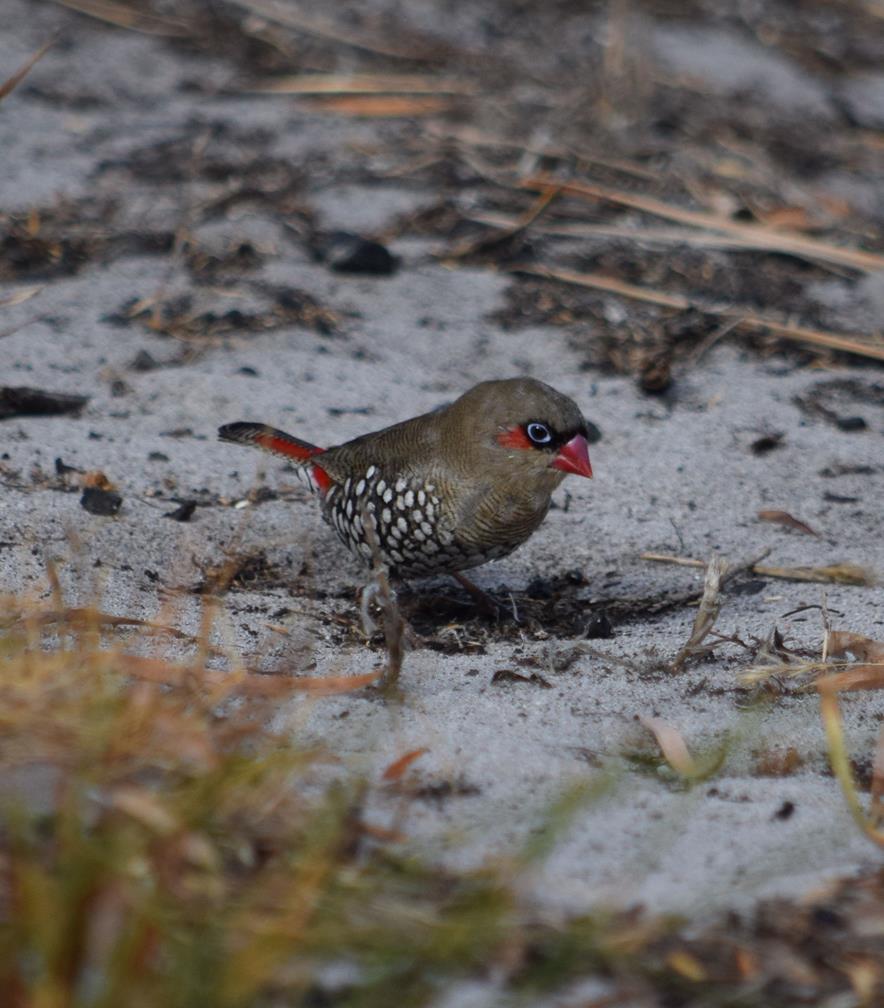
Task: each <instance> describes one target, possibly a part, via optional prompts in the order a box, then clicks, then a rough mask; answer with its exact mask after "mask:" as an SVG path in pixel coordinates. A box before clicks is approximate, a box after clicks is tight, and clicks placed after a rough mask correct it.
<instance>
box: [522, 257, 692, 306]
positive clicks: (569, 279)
mask: <svg viewBox="0 0 884 1008" xmlns="http://www.w3.org/2000/svg"><path fill="white" fill-rule="evenodd" d="M515 272H517V273H527V274H529V275H530V276H539V277H543V278H544V279H547V280H561V281H562V282H563V283H570V284H574V285H575V286H577V287H592V288H593V289H594V290H601V291H607V292H608V293H610V294H620V295H621V296H622V297H627V298H631V299H632V300H633V301H646V302H648V303H650V304H656V305H660V306H661V307H663V308H676V309H678V310H679V311H687V309H688V308H690V307H691V304H692V302H691V301H690V300H689V299H688V298H686V297H682V296H681V294H667V293H666V292H665V291H658V290H652V289H651V288H650V287H639V286H637V285H636V284H630V283H626V282H625V281H623V280H616V279H615V278H614V277H609V276H603V275H602V274H601V273H575V272H573V271H572V270H563V269H553V268H551V267H548V266H519V267H518V268H517V269H516V271H515Z"/></svg>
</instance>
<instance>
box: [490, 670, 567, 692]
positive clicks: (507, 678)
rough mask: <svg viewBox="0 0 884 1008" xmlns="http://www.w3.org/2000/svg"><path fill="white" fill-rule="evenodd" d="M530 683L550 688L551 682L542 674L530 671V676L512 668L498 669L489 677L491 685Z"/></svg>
mask: <svg viewBox="0 0 884 1008" xmlns="http://www.w3.org/2000/svg"><path fill="white" fill-rule="evenodd" d="M508 682H511V683H531V684H532V685H533V686H542V687H543V689H552V683H550V682H547V681H546V679H544V678H543V676H541V675H538V674H537V673H536V672H532V673H531V675H530V676H523V675H522V674H521V673H519V672H514V671H513V670H512V669H506V668H502V669H498V670H497V671H496V672H495V673H494V675H493V676H492V677H491V685H492V686H500V684H501V683H508Z"/></svg>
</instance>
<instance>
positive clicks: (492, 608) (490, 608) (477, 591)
mask: <svg viewBox="0 0 884 1008" xmlns="http://www.w3.org/2000/svg"><path fill="white" fill-rule="evenodd" d="M451 576H452V577H453V578H454V580H455V581H457V583H458V584H459V585H460V586H461V587H462V588H464V589H465V590H466V591H467V592H468V593H469V594H470V595H471V596H472V597H473V600H474V601H475V603H476V608H477V609H478V610H479V612H481V613H482V615H483V616H491V617H493V618H494V619H500V617H501V615H502V614H503V612H504V609H503V606H501V605H500V604H499V603H498V602H497V601H496V600H495V599H493V598H492V597H491V596H490V595H489V594H488V592H486V591H483V590H482V589H481V588H480V587H479V586H478V585H477V584H473V582H472V581H470V579H469V578H468V577H466V576H465V575H463V574H461V573H460V571H451ZM516 622H517V623H518V619H516Z"/></svg>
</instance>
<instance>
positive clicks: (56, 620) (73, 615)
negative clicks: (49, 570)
mask: <svg viewBox="0 0 884 1008" xmlns="http://www.w3.org/2000/svg"><path fill="white" fill-rule="evenodd" d="M24 622H27V623H28V624H29V625H37V626H52V625H53V624H59V625H61V626H64V627H68V628H71V629H75V630H80V629H100V628H103V627H137V628H138V629H139V630H141V631H143V632H144V633H157V634H166V635H168V636H169V637H175V638H177V639H178V640H186V641H193V640H195V638H194V636H193V635H192V634H187V633H184V632H183V631H182V630H179V629H178V628H177V627H171V626H165V625H164V624H162V623H154V622H153V621H151V620H143V619H138V618H137V617H135V616H113V615H111V614H110V613H105V612H102V611H101V610H100V609H95V608H93V607H91V606H80V607H77V606H68V607H66V608H64V609H51V610H49V611H47V612H31V611H24V610H19V611H18V612H17V613H15V614H14V616H13V617H12V618H11V620H10V621H9V622H6V621H4V619H2V618H0V626H12V625H14V624H15V623H24Z"/></svg>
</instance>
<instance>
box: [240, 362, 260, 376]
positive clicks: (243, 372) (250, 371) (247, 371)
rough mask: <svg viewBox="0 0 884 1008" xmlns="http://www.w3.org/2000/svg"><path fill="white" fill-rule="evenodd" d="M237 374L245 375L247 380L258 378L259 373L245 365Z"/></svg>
mask: <svg viewBox="0 0 884 1008" xmlns="http://www.w3.org/2000/svg"><path fill="white" fill-rule="evenodd" d="M236 373H237V374H241V375H245V376H246V377H247V378H257V377H258V371H257V369H256V368H253V367H249V365H248V364H244V365H243V366H242V367H241V368H240V369H239V370H238V371H237V372H236Z"/></svg>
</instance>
